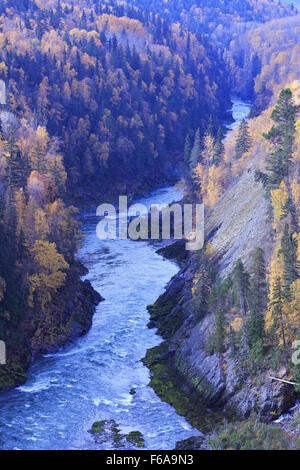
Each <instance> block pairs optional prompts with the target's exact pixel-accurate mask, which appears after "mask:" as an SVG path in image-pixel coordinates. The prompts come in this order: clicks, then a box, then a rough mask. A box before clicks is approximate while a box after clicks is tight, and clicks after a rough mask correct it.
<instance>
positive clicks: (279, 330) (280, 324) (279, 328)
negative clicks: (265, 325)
mask: <svg viewBox="0 0 300 470" xmlns="http://www.w3.org/2000/svg"><path fill="white" fill-rule="evenodd" d="M271 307H272V310H271V313H272V317H273V332H274V339H276V340H277V341H276V343H277V344H274V342H273V347H275V348H276V347H277V348H278V347H279V344H280V341H279V338H278V335H279V337H281V340H282V344H283V354H284V363H285V366H286V367H287V366H288V359H287V343H286V334H285V326H284V318H283V292H282V287H281V280H280V277H278V278H277V279H276V281H275V285H274V288H273V293H272V302H271Z"/></svg>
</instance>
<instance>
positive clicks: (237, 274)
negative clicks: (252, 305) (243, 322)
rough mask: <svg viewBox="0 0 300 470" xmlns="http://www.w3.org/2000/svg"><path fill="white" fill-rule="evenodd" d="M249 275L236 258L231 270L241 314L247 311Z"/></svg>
mask: <svg viewBox="0 0 300 470" xmlns="http://www.w3.org/2000/svg"><path fill="white" fill-rule="evenodd" d="M249 277H250V276H249V273H248V272H247V271H246V270H245V267H244V264H243V262H242V260H241V259H238V260H237V262H236V264H235V267H234V271H233V280H234V287H235V290H236V293H237V296H238V300H239V304H240V308H241V313H242V315H243V316H245V315H246V313H247V311H248V297H249V289H250V282H249Z"/></svg>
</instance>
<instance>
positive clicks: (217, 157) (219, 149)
mask: <svg viewBox="0 0 300 470" xmlns="http://www.w3.org/2000/svg"><path fill="white" fill-rule="evenodd" d="M224 153H225V147H224V144H223V132H222V128H221V127H219V129H218V134H217V138H216V142H215V148H214V155H213V160H212V163H213V165H216V166H219V165H220V163H221V162H222V160H223V157H224Z"/></svg>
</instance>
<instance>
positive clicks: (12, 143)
mask: <svg viewBox="0 0 300 470" xmlns="http://www.w3.org/2000/svg"><path fill="white" fill-rule="evenodd" d="M5 159H6V181H7V185H8V189H9V194H10V195H11V197H12V198H13V195H14V193H15V191H16V190H17V189H18V188H19V187H20V186H22V184H23V183H24V175H23V165H22V158H21V154H20V151H19V148H18V146H17V144H16V140H15V133H14V130H13V128H12V127H10V129H9V131H8V139H7V142H6V145H5Z"/></svg>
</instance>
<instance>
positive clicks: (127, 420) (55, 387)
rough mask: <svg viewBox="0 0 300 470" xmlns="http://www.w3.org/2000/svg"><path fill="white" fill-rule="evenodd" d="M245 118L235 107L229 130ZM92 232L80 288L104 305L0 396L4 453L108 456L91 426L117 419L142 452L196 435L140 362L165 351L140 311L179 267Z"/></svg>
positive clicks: (171, 193)
mask: <svg viewBox="0 0 300 470" xmlns="http://www.w3.org/2000/svg"><path fill="white" fill-rule="evenodd" d="M249 109H250V106H249V104H247V103H246V104H245V103H243V102H241V101H240V100H237V99H235V100H234V101H233V115H234V118H235V123H234V124H235V125H237V124H238V123H239V122H240V121H241V120H242V119H243V118H244V117H245V116H247V115H248V113H249ZM231 127H234V125H233V126H231ZM180 198H181V193H180V191H178V190H176V189H175V188H174V187H170V188H164V189H160V190H158V191H155V192H153V193H152V194H151V195H150V196H148V197H145V198H142V199H140V200H139V201H138V202H141V203H143V204H145V205H147V206H150V205H151V204H155V203H159V204H164V203H171V202H173V201H175V200H179V199H180ZM97 222H98V219H97V218H96V217H94V216H88V215H87V216H86V217H84V220H83V232H84V235H85V239H84V242H83V247H82V249H81V252H80V254H79V257H80V259H81V260H82V262H83V263H84V264H85V265H86V266H87V267H88V269H89V274H88V275H87V276H86V278H87V279H89V280H90V281H91V283H92V284H93V286H94V288H95V289H96V290H97V291H99V292H100V293H101V295H102V296H103V297H104V298H105V299H106V300H105V302H102V303H100V304H99V306H98V307H97V309H96V312H95V316H94V320H93V326H92V328H91V330H90V331H89V333H88V334H87V335H86V336H85V337H83V338H80V339H78V340H77V341H76V342H75V343H74V344H72V345H70V346H69V347H68V348H66V349H64V350H63V351H61V352H59V353H56V354H48V355H45V356H43V357H42V358H40V359H38V360H37V361H36V362H35V363H34V364H33V365H32V366H31V368H30V370H29V373H28V380H27V382H26V384H25V385H23V386H21V387H18V388H17V389H15V390H12V391H10V392H8V393H5V394H2V395H1V396H0V449H24V450H31V449H34V450H40V449H50V450H53V449H58V450H62V449H68V450H71V449H113V444H112V442H110V441H108V442H106V443H104V444H101V446H99V445H96V444H95V442H94V439H93V437H92V435H91V434H90V433H89V432H88V430H89V429H90V428H91V426H92V424H93V422H94V421H98V420H106V419H114V420H115V421H116V423H117V424H118V425H119V427H120V430H121V432H122V433H128V432H130V431H140V432H142V434H143V435H144V438H145V446H146V448H147V449H159V450H163V449H174V447H175V444H176V442H177V441H179V440H183V439H186V438H188V437H190V436H195V435H197V434H198V432H197V431H196V430H195V429H193V428H192V427H191V426H190V425H189V424H188V423H187V421H186V420H185V419H184V418H183V417H181V416H178V415H177V414H176V412H175V410H174V408H173V407H171V406H170V405H168V404H167V403H164V402H162V401H161V400H160V399H159V398H158V396H157V395H156V394H155V393H154V391H153V390H152V389H151V388H150V387H148V383H149V380H150V375H149V371H148V369H147V368H146V367H145V366H144V365H143V364H142V362H141V359H142V358H143V357H144V356H145V353H146V351H147V349H149V348H152V347H154V346H156V345H158V344H160V342H161V338H160V337H159V336H157V335H156V334H155V330H149V329H148V328H147V323H148V321H149V315H148V312H147V309H146V307H147V305H149V304H151V303H153V302H154V301H155V300H156V299H157V298H158V296H159V295H160V294H161V293H162V292H163V290H164V286H165V285H166V283H167V282H168V281H169V280H170V279H171V277H172V276H173V275H175V274H176V272H177V271H178V266H177V265H176V264H175V263H173V262H172V261H169V260H165V259H163V258H162V257H161V256H159V255H158V254H157V253H156V250H157V248H158V246H159V244H156V245H155V244H154V245H153V244H149V243H147V242H134V241H131V240H106V241H100V240H99V239H98V238H97V237H96V225H97ZM133 388H134V389H135V391H136V393H135V394H134V395H132V394H131V393H130V391H131V390H132V389H133ZM130 448H132V447H130V445H129V444H128V449H130Z"/></svg>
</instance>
